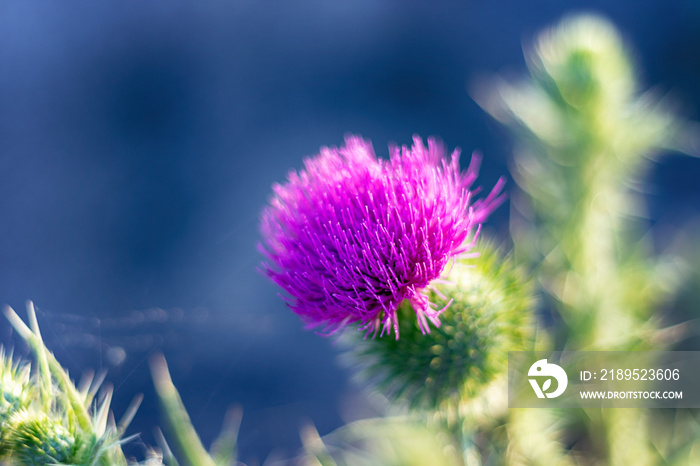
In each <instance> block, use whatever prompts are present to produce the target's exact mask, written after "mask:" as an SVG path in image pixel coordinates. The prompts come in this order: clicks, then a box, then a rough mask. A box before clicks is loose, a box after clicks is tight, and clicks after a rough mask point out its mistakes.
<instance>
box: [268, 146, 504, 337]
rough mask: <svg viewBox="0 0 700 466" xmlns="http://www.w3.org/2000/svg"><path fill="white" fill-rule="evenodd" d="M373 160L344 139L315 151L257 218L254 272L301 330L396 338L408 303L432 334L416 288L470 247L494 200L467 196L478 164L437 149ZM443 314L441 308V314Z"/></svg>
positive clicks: (394, 152)
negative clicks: (349, 330) (346, 329)
mask: <svg viewBox="0 0 700 466" xmlns="http://www.w3.org/2000/svg"><path fill="white" fill-rule="evenodd" d="M390 152H391V154H390V159H389V160H380V159H377V157H376V156H375V154H374V151H373V149H372V146H371V144H370V143H369V142H367V141H364V140H363V139H361V138H359V137H347V138H346V141H345V145H344V146H343V147H341V148H339V149H338V148H322V149H321V153H320V154H319V155H317V156H316V157H313V158H310V159H307V160H306V161H305V163H304V170H302V171H301V172H299V173H296V172H291V173H290V174H289V178H288V181H287V183H285V184H283V185H275V186H274V187H273V190H274V195H273V197H272V199H271V201H270V205H269V206H268V207H267V208H266V209H265V210H264V211H263V214H262V224H261V230H262V234H263V244H262V245H261V249H262V251H263V253H264V254H265V255H266V257H267V259H268V261H269V262H265V263H263V270H264V271H265V273H266V274H267V275H268V276H270V277H271V278H272V280H273V281H275V283H277V284H278V285H280V286H281V287H282V288H283V289H284V291H285V292H287V294H288V295H289V298H288V303H289V306H290V307H291V308H292V309H293V310H294V312H296V313H297V314H299V315H300V316H301V317H302V318H303V319H304V320H305V321H306V322H307V324H308V326H309V327H319V326H320V327H324V328H325V329H326V330H328V331H335V330H339V329H340V328H342V327H343V326H344V325H345V324H349V323H354V322H358V323H359V324H360V326H361V328H363V329H365V330H367V332H368V333H370V332H374V333H376V332H377V331H378V330H379V328H380V327H381V328H382V331H381V334H382V335H383V334H384V333H389V332H391V329H392V328H393V329H394V331H395V333H396V337H397V338H398V328H399V326H398V317H397V309H398V308H399V305H400V304H401V303H402V302H403V301H407V302H408V303H410V305H411V307H412V308H413V310H414V311H415V313H416V317H417V319H418V325H419V327H420V329H421V331H422V332H423V333H426V332H429V331H430V328H429V324H428V321H430V322H432V323H433V325H435V326H439V325H440V321H439V314H440V312H441V311H442V310H438V309H436V308H435V307H434V305H433V304H432V303H431V302H430V300H429V299H428V297H427V295H426V294H425V292H424V290H425V289H426V288H430V286H431V282H432V281H434V280H436V279H438V278H439V277H440V275H441V274H442V273H443V271H444V270H445V268H446V267H447V265H448V263H449V262H450V260H451V259H453V258H455V257H456V256H459V255H462V254H465V253H467V252H468V251H469V249H470V248H471V246H472V245H473V240H474V239H475V237H476V236H477V234H478V227H479V224H480V223H481V222H483V221H484V220H485V219H486V218H487V217H488V215H489V214H490V213H491V212H492V211H493V210H494V209H495V208H496V207H497V206H498V205H499V204H500V203H501V202H502V200H503V198H504V197H503V195H499V194H500V190H501V188H502V186H503V180H501V181H499V182H498V183H497V185H496V186H495V187H494V189H493V190H492V191H491V193H490V194H489V195H488V196H487V197H486V198H485V199H483V200H481V201H476V202H473V200H472V195H473V191H470V189H471V187H472V185H473V183H474V181H475V180H476V176H477V172H478V168H479V162H480V158H479V157H478V156H473V157H472V161H471V163H470V165H469V168H468V169H467V171H466V172H464V173H462V172H461V171H460V169H459V152H458V151H454V152H453V153H452V156H451V157H450V158H449V159H448V158H447V157H446V154H445V150H444V148H443V146H442V145H440V144H438V143H437V142H436V141H434V140H432V139H429V140H428V147H425V146H424V145H423V142H422V141H421V139H420V138H418V137H415V138H414V141H413V147H411V148H410V149H409V148H407V147H405V146H404V147H402V148H398V147H394V148H391V151H390ZM443 309H444V308H443Z"/></svg>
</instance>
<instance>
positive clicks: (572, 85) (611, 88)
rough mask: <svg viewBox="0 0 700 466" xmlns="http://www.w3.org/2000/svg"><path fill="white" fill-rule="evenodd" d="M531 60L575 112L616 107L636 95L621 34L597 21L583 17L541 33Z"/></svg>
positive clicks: (555, 94) (534, 71)
mask: <svg viewBox="0 0 700 466" xmlns="http://www.w3.org/2000/svg"><path fill="white" fill-rule="evenodd" d="M528 58H529V66H530V69H531V71H532V74H533V76H534V77H535V79H536V80H537V81H539V83H540V85H541V86H542V87H543V88H544V89H545V91H547V92H548V93H549V94H550V95H551V97H552V98H553V99H554V100H555V101H558V102H560V103H561V104H565V105H566V106H569V107H573V108H577V109H583V108H590V107H593V106H596V107H597V106H599V105H600V104H604V105H606V106H607V105H610V104H612V105H614V104H615V102H618V103H619V102H625V101H626V100H627V99H628V98H629V96H630V95H631V93H632V92H633V91H634V90H635V84H634V75H633V72H632V66H631V64H630V62H629V60H628V58H627V53H626V51H625V49H624V47H623V43H622V39H621V37H620V35H619V34H618V32H617V30H616V29H615V27H614V26H613V25H612V24H610V23H608V22H607V21H606V20H604V19H602V18H599V17H596V16H578V17H575V18H572V19H569V20H566V21H563V22H562V23H561V24H560V25H558V26H557V27H556V28H553V29H550V30H549V31H546V32H545V33H543V34H541V35H540V37H539V38H538V41H537V43H536V44H535V48H534V53H532V54H531V55H530V56H529V57H528Z"/></svg>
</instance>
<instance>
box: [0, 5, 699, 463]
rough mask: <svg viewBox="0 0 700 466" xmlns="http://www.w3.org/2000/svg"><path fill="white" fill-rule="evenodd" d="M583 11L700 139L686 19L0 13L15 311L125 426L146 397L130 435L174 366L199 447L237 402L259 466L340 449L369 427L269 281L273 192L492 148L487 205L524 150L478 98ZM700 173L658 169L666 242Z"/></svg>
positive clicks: (148, 422)
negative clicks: (603, 22) (351, 432)
mask: <svg viewBox="0 0 700 466" xmlns="http://www.w3.org/2000/svg"><path fill="white" fill-rule="evenodd" d="M577 11H594V12H599V13H602V14H604V15H605V16H607V17H608V18H610V19H611V20H613V22H614V23H615V24H616V25H618V26H619V27H620V28H621V30H622V32H623V34H624V35H625V37H626V39H627V40H628V41H629V43H630V44H631V45H632V49H633V50H634V52H635V57H636V62H637V66H638V68H639V70H640V72H641V80H642V82H643V83H644V85H645V87H646V86H651V85H656V84H660V85H661V90H662V91H664V92H665V91H671V92H672V93H673V95H675V98H676V99H677V100H678V101H679V102H680V103H681V106H680V109H681V111H682V112H684V114H685V115H686V116H688V117H691V118H694V119H698V116H699V113H698V110H699V109H700V57H699V55H700V4H699V3H698V2H696V1H692V0H669V1H664V2H659V1H642V0H640V1H629V2H608V1H605V2H604V1H596V2H574V1H571V2H563V1H553V0H552V1H544V0H530V1H524V0H510V1H491V2H487V1H481V0H478V1H477V0H472V1H466V0H464V1H454V2H446V1H434V2H427V1H425V2H421V1H407V0H402V1H387V0H352V1H329V0H323V1H322V0H319V1H296V2H282V1H262V0H259V1H252V0H247V1H235V2H196V3H195V2H192V3H185V2H170V1H168V2H166V1H150V2H70V3H66V2H45V3H38V2H22V1H8V2H2V3H1V4H0V301H2V302H6V303H8V304H10V305H12V306H13V307H14V308H15V309H17V310H19V311H21V310H22V308H23V307H24V301H25V300H26V299H33V300H34V301H35V302H36V304H37V306H38V308H39V311H40V313H39V318H40V324H41V325H42V328H43V330H44V333H45V336H46V340H47V343H48V345H49V346H50V347H51V348H52V349H53V350H54V351H55V352H56V355H57V357H58V358H59V360H60V361H62V362H63V363H64V364H66V366H67V367H68V368H70V370H71V373H72V374H73V375H74V376H78V375H79V374H80V373H81V372H83V371H84V370H86V369H89V368H95V369H100V368H104V369H108V370H109V374H108V380H109V381H111V382H112V383H113V384H114V385H115V401H114V410H115V413H116V415H117V417H118V416H119V414H120V413H121V412H122V411H123V410H124V408H125V407H126V405H127V404H128V403H129V401H130V400H131V397H132V396H133V395H134V394H135V393H136V392H143V393H145V395H146V399H145V402H144V405H143V406H142V408H141V410H140V411H139V414H138V415H137V417H136V419H135V421H134V423H133V427H132V429H130V431H131V432H136V431H140V432H142V433H143V438H144V439H145V440H146V441H147V442H149V443H153V437H152V434H151V432H152V429H153V427H154V426H155V425H156V424H158V423H159V419H158V414H157V412H158V411H157V403H156V400H155V395H154V393H153V390H152V388H151V381H150V375H149V372H148V364H147V359H148V356H149V355H150V354H153V353H154V352H164V354H165V356H166V358H167V359H168V361H169V363H170V365H171V370H172V372H173V378H174V381H175V383H176V385H177V386H178V388H179V389H180V390H181V394H182V397H183V399H184V401H185V403H186V405H187V406H188V408H189V410H190V413H191V416H192V419H193V421H194V423H195V426H196V427H197V429H198V430H199V432H200V434H201V436H202V437H203V439H204V440H205V442H206V443H208V442H210V441H211V440H212V439H213V438H214V436H215V435H216V433H217V432H218V429H219V427H220V423H221V421H222V418H223V413H224V410H225V409H226V407H227V406H229V405H232V404H240V405H241V406H242V407H243V409H244V418H243V425H242V430H241V435H240V449H241V453H242V456H241V459H242V460H244V461H248V462H251V463H253V462H254V458H257V459H258V460H259V461H261V462H262V461H263V460H264V459H265V458H266V457H267V456H268V454H269V453H270V452H272V451H273V450H274V451H276V454H278V455H280V456H284V457H289V456H293V455H294V454H295V452H296V449H297V448H298V446H299V444H300V442H299V440H298V430H299V427H300V425H302V423H304V422H309V421H312V422H313V423H315V425H316V426H317V427H318V429H319V431H320V432H321V433H322V434H324V433H327V432H329V431H331V430H332V429H334V428H336V427H338V426H339V425H341V423H342V422H343V419H352V418H353V417H357V416H359V415H363V414H368V413H370V412H371V409H370V408H368V405H367V403H366V402H365V401H363V395H362V389H361V387H358V386H357V385H355V384H353V383H352V382H351V381H350V378H351V372H352V371H351V370H349V369H348V368H347V367H343V366H342V365H340V364H339V363H338V353H339V352H340V351H339V349H338V348H337V345H335V344H334V343H333V341H332V340H331V339H325V338H322V337H319V336H317V335H315V334H314V333H313V332H308V331H305V330H303V328H302V324H301V322H300V321H299V319H298V318H297V317H296V316H295V315H294V314H293V313H292V312H291V311H289V310H288V309H287V308H286V307H285V306H284V304H283V301H282V300H281V299H280V298H279V297H278V296H277V294H276V293H277V289H276V288H275V287H274V286H273V285H272V284H271V283H269V282H268V281H267V280H266V279H265V278H264V277H263V276H262V275H261V274H260V273H259V272H258V271H257V266H258V263H259V261H260V259H261V257H260V255H259V253H258V252H257V251H256V243H257V242H258V240H259V238H258V232H257V227H258V215H259V212H260V210H261V209H262V208H263V206H264V205H265V203H266V200H267V198H268V196H269V193H270V186H271V184H272V183H274V182H281V181H283V180H284V178H285V176H286V173H287V171H288V170H289V169H290V168H299V167H300V166H301V163H302V162H301V161H302V158H303V157H305V156H309V155H312V154H314V153H316V152H317V151H318V149H319V147H320V146H321V145H338V144H341V143H342V138H343V135H344V134H346V133H348V132H352V133H357V134H361V135H363V136H365V137H367V138H370V139H372V141H373V143H374V146H375V150H376V151H377V153H378V154H380V155H386V153H387V152H386V146H387V143H389V142H397V143H399V144H407V143H410V138H411V135H412V134H414V133H417V134H419V135H421V136H424V137H427V136H429V135H435V136H439V137H441V138H442V139H443V140H444V141H445V143H446V144H447V145H448V146H449V147H450V148H453V147H455V146H459V147H461V148H463V150H464V152H465V153H466V154H468V153H470V152H471V151H472V150H474V149H478V150H480V151H482V152H483V153H484V154H485V159H484V163H483V168H482V176H481V177H480V181H481V184H482V185H483V186H485V187H490V186H491V185H493V183H494V182H495V181H496V180H497V178H498V177H499V176H500V175H503V174H507V166H508V160H509V157H510V154H511V141H510V139H509V137H508V135H507V133H506V132H505V131H504V130H503V129H502V128H500V127H499V126H498V124H496V123H495V122H494V121H492V120H491V119H490V118H489V117H488V116H487V115H486V114H485V113H484V112H483V111H481V109H480V108H479V107H478V106H477V105H476V104H475V103H474V102H473V101H472V100H471V99H470V97H469V94H468V91H467V86H468V83H469V82H472V81H473V80H475V79H477V78H479V77H483V76H489V75H492V74H495V73H500V74H505V75H507V76H518V75H522V74H523V73H524V72H525V70H524V60H523V57H522V44H523V42H524V43H528V41H529V40H530V39H531V38H532V37H533V36H534V35H535V34H536V33H537V32H538V31H540V30H541V29H542V28H543V27H546V26H548V25H551V24H553V23H555V22H556V21H558V20H559V19H560V18H561V17H562V16H563V15H564V14H566V13H572V12H577ZM465 158H466V156H465ZM463 162H464V159H463ZM699 175H700V160H697V159H691V158H683V157H681V156H673V155H671V156H669V157H666V158H664V159H662V161H661V163H659V164H657V165H655V166H654V168H653V170H652V172H651V173H650V174H649V186H648V193H647V200H648V202H649V204H650V208H651V221H652V223H657V224H658V223H661V224H662V225H664V228H665V229H666V230H664V231H672V230H674V229H677V228H681V227H683V226H684V225H685V224H686V223H687V222H688V221H689V220H690V219H693V218H696V217H697V208H696V206H698V205H700V187H699V186H698V182H697V180H698V176H699ZM509 186H510V187H512V186H514V184H513V183H512V182H510V183H509ZM507 218H508V207H507V206H505V207H501V208H500V209H499V211H498V212H497V213H496V214H495V215H494V217H493V219H492V222H491V223H490V227H489V230H490V233H491V234H493V235H496V236H498V237H501V238H505V237H507ZM657 239H658V238H657ZM658 241H659V242H661V243H663V241H664V239H663V235H661V237H660V239H658ZM14 338H15V337H14V336H13V335H12V332H11V331H10V329H9V325H7V324H5V323H2V322H0V342H4V343H5V344H10V345H11V344H12V343H13V341H15V342H16V340H15V339H14ZM15 344H17V352H19V353H23V354H26V348H24V346H23V345H21V344H18V343H15ZM124 356H125V359H124ZM135 448H136V450H135V452H136V454H139V450H138V447H135Z"/></svg>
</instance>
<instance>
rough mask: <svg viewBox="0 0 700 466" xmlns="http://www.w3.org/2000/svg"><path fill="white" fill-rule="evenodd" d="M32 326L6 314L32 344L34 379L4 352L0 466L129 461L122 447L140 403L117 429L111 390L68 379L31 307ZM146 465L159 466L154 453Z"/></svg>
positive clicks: (89, 380)
mask: <svg viewBox="0 0 700 466" xmlns="http://www.w3.org/2000/svg"><path fill="white" fill-rule="evenodd" d="M27 314H28V317H29V324H30V326H31V328H30V327H28V326H27V325H26V324H25V323H24V321H23V320H22V319H21V318H20V317H19V316H18V315H17V314H16V313H15V312H14V311H13V310H12V309H11V308H9V307H7V308H6V309H5V315H6V316H7V318H8V320H9V321H10V323H11V324H12V326H13V327H14V329H15V331H16V332H17V333H18V334H19V335H20V336H21V337H22V338H23V339H24V340H25V341H26V342H27V343H28V344H29V346H30V348H31V349H32V351H33V353H34V357H35V359H36V366H35V371H34V374H33V375H31V373H30V372H31V365H30V363H28V362H23V361H17V362H15V361H13V360H12V357H11V355H10V356H8V355H7V354H6V353H5V352H4V351H0V371H1V373H0V464H5V465H8V466H10V465H26V466H39V465H41V466H43V465H74V466H100V465H102V466H118V465H127V464H135V461H128V460H127V458H126V457H125V456H124V453H123V452H122V450H121V444H122V443H123V442H127V441H129V440H131V439H130V438H124V432H125V431H126V428H127V427H128V425H129V423H130V422H131V419H132V418H133V415H134V413H135V412H136V409H137V408H138V404H139V403H140V398H139V397H137V398H136V399H135V402H134V403H133V404H132V405H131V406H130V407H129V409H128V410H127V412H126V414H125V415H124V417H123V418H122V420H121V421H120V422H119V423H118V424H117V423H115V421H114V418H113V417H112V415H111V413H110V411H109V406H110V402H111V400H112V389H111V388H106V389H103V390H102V392H101V394H100V395H99V396H98V390H99V389H100V386H101V384H102V379H101V378H99V377H98V378H97V379H94V378H93V377H92V376H88V377H86V378H85V379H84V381H83V383H82V384H81V386H80V388H77V387H76V386H75V385H74V384H73V382H72V381H71V380H70V378H69V376H68V373H66V371H65V370H64V369H63V368H62V367H61V365H60V364H59V363H58V361H57V360H56V359H55V358H54V356H53V354H52V353H51V352H49V350H48V349H47V348H46V346H44V342H43V340H42V338H41V333H40V332H39V326H38V324H37V320H36V314H35V312H34V306H33V304H32V303H31V302H29V303H28V305H27ZM145 464H150V465H154V466H155V465H156V464H161V462H160V459H159V458H158V456H157V455H156V454H155V453H153V452H151V453H149V459H148V460H147V462H146V463H145Z"/></svg>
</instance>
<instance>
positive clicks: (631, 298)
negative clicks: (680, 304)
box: [474, 16, 693, 350]
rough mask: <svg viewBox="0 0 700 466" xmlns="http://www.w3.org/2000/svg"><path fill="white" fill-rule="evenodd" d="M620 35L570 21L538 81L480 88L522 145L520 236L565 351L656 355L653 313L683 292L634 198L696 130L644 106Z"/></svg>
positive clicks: (590, 21) (540, 46) (596, 22)
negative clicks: (660, 162)
mask: <svg viewBox="0 0 700 466" xmlns="http://www.w3.org/2000/svg"><path fill="white" fill-rule="evenodd" d="M629 56H630V53H629V52H628V51H627V50H626V49H625V47H624V46H623V42H622V39H621V37H620V35H619V33H618V32H617V30H616V29H615V28H614V27H613V26H612V25H611V24H610V23H608V22H607V21H605V20H603V19H602V18H599V17H595V16H578V17H574V18H570V19H566V20H564V21H562V22H561V24H559V25H558V26H557V27H555V28H552V29H550V30H548V31H546V32H544V33H542V34H541V35H540V36H539V38H538V39H537V40H536V42H535V45H534V47H533V48H532V50H531V52H530V53H529V54H527V65H528V68H529V71H530V79H529V80H525V81H523V82H521V83H518V84H511V83H507V82H505V81H503V80H500V79H497V80H496V82H497V84H496V85H493V84H492V83H491V84H489V85H488V87H484V86H478V87H477V90H475V92H474V97H475V99H476V100H477V102H478V103H479V104H480V105H481V106H482V107H483V108H484V109H485V110H486V111H487V112H489V113H490V114H491V115H492V116H493V117H494V118H496V119H497V120H498V121H500V122H502V123H503V124H505V125H506V126H507V127H508V128H510V129H511V130H512V131H513V133H514V135H515V136H516V154H515V157H514V161H513V166H512V170H511V171H512V174H513V177H514V178H515V180H516V182H517V183H518V185H519V187H520V188H521V190H522V192H520V193H515V194H514V195H513V202H512V206H513V215H512V217H513V218H512V228H511V233H512V236H513V240H514V244H515V252H516V255H517V257H518V259H519V260H521V261H524V262H525V263H528V264H530V266H531V267H533V268H534V269H535V270H536V272H537V277H538V281H539V283H540V285H541V287H542V289H544V290H545V291H546V293H547V294H548V295H549V296H550V297H551V299H552V301H553V302H554V303H555V308H556V309H557V311H558V316H560V317H561V318H562V319H563V320H564V325H560V326H559V327H558V328H557V329H556V330H557V332H558V334H557V346H558V347H560V348H563V347H567V348H568V349H578V350H581V349H587V350H594V349H600V350H602V349H606V350H613V349H617V350H631V349H659V344H658V343H659V340H658V339H657V338H655V337H656V336H657V335H658V331H659V330H660V329H659V319H658V318H657V317H658V316H657V315H656V314H655V312H656V311H657V310H658V309H659V307H660V305H661V304H662V303H663V302H664V301H665V300H666V299H667V298H668V297H669V296H670V295H672V293H673V292H674V291H675V290H676V289H677V287H678V285H679V284H680V283H681V282H682V267H681V265H682V264H681V262H680V260H679V259H678V257H676V256H672V255H670V254H669V255H661V256H660V257H654V256H653V254H652V253H651V249H652V248H651V245H650V242H649V238H648V235H647V231H648V227H647V225H646V224H645V223H644V220H643V219H642V218H641V217H643V215H644V212H645V207H644V205H643V202H642V199H641V198H640V197H639V196H638V195H636V193H635V192H634V188H635V187H638V186H640V184H641V183H642V176H643V174H644V172H645V170H646V168H647V167H648V162H649V160H651V159H652V158H653V157H654V156H655V155H657V154H659V153H661V151H662V150H665V149H666V150H668V149H673V150H679V151H686V152H689V151H692V150H693V145H692V133H691V132H690V126H688V125H687V124H686V123H684V122H683V121H682V120H680V119H679V118H677V117H676V116H674V115H673V113H672V112H671V110H670V108H669V105H668V104H667V103H666V102H665V101H664V100H663V99H661V98H659V97H658V96H657V95H655V93H654V92H652V91H649V92H646V93H644V94H640V93H639V91H638V89H639V84H638V83H637V81H636V79H635V74H634V70H633V68H632V65H631V62H630V58H629Z"/></svg>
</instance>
